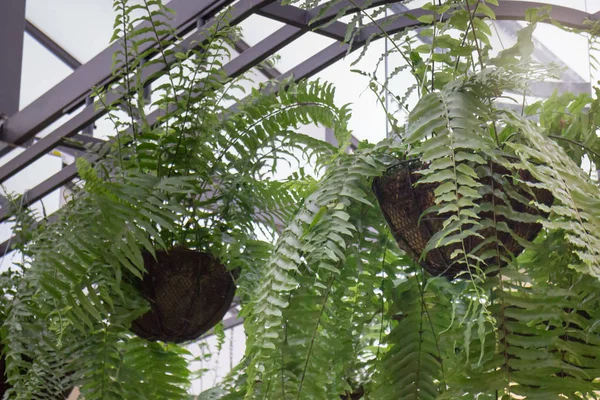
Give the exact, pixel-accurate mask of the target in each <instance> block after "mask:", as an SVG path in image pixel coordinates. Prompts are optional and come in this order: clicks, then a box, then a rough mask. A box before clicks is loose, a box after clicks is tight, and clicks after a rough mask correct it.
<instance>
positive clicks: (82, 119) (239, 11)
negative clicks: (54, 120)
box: [0, 0, 300, 183]
mask: <svg viewBox="0 0 600 400" xmlns="http://www.w3.org/2000/svg"><path fill="white" fill-rule="evenodd" d="M174 1H178V0H174ZM186 1H189V0H186ZM205 1H208V0H203V2H205ZM272 1H274V0H241V1H239V2H238V3H237V4H236V5H235V6H234V7H233V8H232V10H231V12H230V13H229V21H230V23H232V24H237V23H239V22H241V21H243V20H244V19H246V18H247V17H249V16H250V15H251V14H252V13H253V12H255V11H256V10H257V9H258V8H260V7H262V6H264V5H266V4H268V3H270V2H272ZM219 23H220V21H219V20H216V19H211V20H209V21H208V22H207V23H206V25H204V27H203V29H201V30H198V31H197V32H196V33H194V34H192V35H190V36H188V37H187V38H186V39H184V40H183V41H181V43H179V44H178V46H177V51H175V52H173V53H172V54H170V55H169V56H168V57H166V60H167V63H174V62H175V61H176V57H175V53H184V54H185V53H187V52H188V51H189V50H191V49H194V48H197V47H198V46H199V44H201V43H204V42H205V41H206V40H208V36H207V35H208V33H207V32H208V30H209V29H210V27H212V26H215V25H217V24H219ZM296 30H297V31H300V29H296ZM111 48H112V46H111ZM105 51H106V50H105ZM139 51H142V50H141V49H140V50H139ZM103 53H104V52H102V53H101V54H103ZM240 57H241V56H240ZM240 57H237V58H235V59H234V61H233V63H235V64H240V62H239V61H238V59H240ZM92 61H93V60H92ZM261 61H262V60H261ZM88 65H89V64H85V65H83V66H81V67H80V68H78V69H77V70H75V72H73V74H71V75H69V77H72V76H74V75H76V74H78V73H79V71H82V70H85V69H86V68H87V67H88ZM236 67H237V69H239V70H240V71H243V70H244V68H243V67H245V65H243V64H242V65H236ZM166 68H168V65H164V64H163V63H162V62H161V63H156V64H151V65H149V66H147V67H145V68H143V69H142V72H141V80H142V81H145V82H146V81H149V78H150V77H154V78H156V77H157V74H158V73H159V72H160V71H162V70H165V69H166ZM67 79H69V78H67ZM63 82H64V81H63ZM59 86H60V84H59ZM91 86H93V84H92V85H91ZM91 86H90V87H91ZM57 87H58V86H55V87H54V88H53V89H50V91H49V92H47V93H46V95H48V94H49V93H51V92H52V91H53V90H54V89H56V88H57ZM124 92H125V89H124V88H123V87H122V86H121V87H119V88H117V89H115V90H112V91H110V92H109V93H107V96H106V103H108V104H112V103H114V102H117V101H119V100H120V99H121V98H122V97H123V93H124ZM46 95H43V96H42V97H40V98H43V97H45V96H46ZM34 103H35V102H34ZM46 106H47V107H48V108H52V107H54V105H52V104H47V105H46ZM27 110H28V109H27V108H26V109H25V110H23V111H21V112H20V113H18V114H17V115H15V118H13V119H9V120H8V121H7V122H6V124H5V128H6V131H5V132H4V133H3V135H2V136H1V138H2V139H3V140H5V141H7V142H9V143H15V144H18V143H22V142H23V140H24V138H25V137H30V132H31V131H29V132H28V133H17V132H14V131H11V130H10V127H11V120H12V121H13V122H14V119H16V117H19V116H22V115H25V114H26V113H25V112H26V111H27ZM106 112H107V110H106V109H105V108H103V107H97V106H95V105H89V106H87V107H85V108H84V109H83V110H82V111H81V112H80V113H79V114H77V115H75V116H74V117H73V118H71V119H70V120H68V121H67V122H65V123H64V124H63V125H61V126H60V127H58V128H57V129H55V130H54V131H53V132H51V133H49V134H48V135H46V136H45V137H44V138H42V139H40V140H39V141H38V142H36V143H35V144H33V145H32V146H31V147H29V148H27V150H25V151H24V152H22V153H21V154H19V155H18V156H16V157H15V158H13V159H11V160H10V161H8V162H7V163H6V164H4V165H3V166H2V167H0V183H1V182H4V181H5V180H6V179H8V178H10V177H11V176H13V175H14V174H16V173H17V172H19V171H20V170H22V169H23V168H25V167H26V166H27V165H29V164H31V163H32V162H34V161H35V160H37V159H38V158H40V157H42V156H43V155H44V154H46V153H47V152H49V151H50V150H52V149H53V148H54V147H56V146H57V145H58V143H60V141H61V140H62V139H64V138H66V137H70V136H73V135H74V134H76V133H77V132H79V131H80V130H82V129H83V128H84V127H86V126H88V125H89V124H90V123H91V122H93V121H95V120H96V119H98V118H100V117H101V116H103V115H105V114H106ZM24 113H25V114H24ZM12 126H13V128H14V125H12Z"/></svg>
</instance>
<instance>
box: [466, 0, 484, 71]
mask: <svg viewBox="0 0 600 400" xmlns="http://www.w3.org/2000/svg"><path fill="white" fill-rule="evenodd" d="M479 1H480V0H477V3H476V4H475V9H474V10H473V13H471V6H469V0H466V1H465V3H466V4H467V12H468V13H469V20H470V23H471V31H472V32H473V39H474V40H475V48H476V49H477V55H478V57H479V65H480V67H481V69H482V70H483V56H482V55H481V49H480V48H479V41H478V40H477V33H476V31H475V24H473V14H474V13H476V12H477V7H478V6H479ZM467 31H468V30H467Z"/></svg>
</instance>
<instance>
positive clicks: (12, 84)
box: [0, 0, 25, 133]
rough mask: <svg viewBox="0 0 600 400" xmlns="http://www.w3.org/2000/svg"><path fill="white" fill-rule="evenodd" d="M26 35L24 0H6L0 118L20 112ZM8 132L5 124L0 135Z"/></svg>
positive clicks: (1, 15)
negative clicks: (24, 34) (24, 35)
mask: <svg viewBox="0 0 600 400" xmlns="http://www.w3.org/2000/svg"><path fill="white" fill-rule="evenodd" d="M24 32H25V0H6V1H4V2H2V11H0V51H2V55H1V56H0V60H1V61H0V93H2V95H0V117H2V116H3V115H4V116H6V117H10V116H12V115H14V114H16V113H17V112H18V111H19V100H20V96H21V67H22V64H23V33H24ZM8 129H10V123H9V122H8V121H6V123H4V126H3V127H1V128H0V133H1V132H5V131H7V130H8Z"/></svg>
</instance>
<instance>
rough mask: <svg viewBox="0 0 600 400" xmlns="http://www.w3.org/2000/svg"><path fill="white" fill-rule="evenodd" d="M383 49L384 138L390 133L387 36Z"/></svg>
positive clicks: (386, 11)
mask: <svg viewBox="0 0 600 400" xmlns="http://www.w3.org/2000/svg"><path fill="white" fill-rule="evenodd" d="M387 16H388V6H387V5H386V6H385V17H386V18H387ZM383 51H384V52H385V53H384V54H385V60H384V64H383V65H384V73H385V138H386V139H388V138H389V137H390V136H391V135H390V118H389V116H388V114H389V107H390V104H389V90H388V85H389V84H390V81H389V78H390V77H389V65H388V56H389V53H388V37H387V36H386V37H385V42H384V49H383Z"/></svg>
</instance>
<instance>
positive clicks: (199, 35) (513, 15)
mask: <svg viewBox="0 0 600 400" xmlns="http://www.w3.org/2000/svg"><path fill="white" fill-rule="evenodd" d="M11 2H16V3H21V2H22V0H9V3H11ZM394 2H398V1H397V0H373V1H369V2H367V1H366V0H357V1H355V0H348V1H345V2H341V3H338V4H337V5H336V6H334V7H331V8H330V9H327V11H326V12H325V13H324V14H323V15H319V13H320V11H321V8H322V7H326V6H321V7H319V8H316V9H313V10H302V9H299V8H297V7H293V6H283V5H281V4H279V3H277V2H275V0H240V1H238V2H237V3H236V4H235V5H233V6H232V7H231V12H230V20H231V23H233V24H237V23H239V22H241V21H243V20H244V19H245V18H247V17H249V16H250V15H252V14H258V15H261V16H263V17H267V18H270V19H274V20H277V21H279V22H283V23H284V24H285V25H284V26H283V27H282V28H280V29H278V30H277V31H276V32H274V33H273V34H271V35H269V36H268V37H266V38H265V39H263V40H262V41H260V42H259V43H257V44H256V45H254V46H251V47H250V46H248V45H246V44H245V43H243V42H242V43H238V44H237V45H236V49H237V50H238V51H239V52H240V55H239V56H237V57H236V58H234V59H233V60H232V61H230V62H229V63H228V64H226V65H225V66H224V70H225V72H226V73H227V74H228V75H229V76H231V77H235V76H238V75H240V74H242V73H244V72H246V71H248V70H249V69H251V68H253V67H256V66H258V65H259V64H260V63H262V62H263V61H264V60H265V59H267V58H268V57H270V56H271V55H273V54H274V53H275V52H277V51H278V50H280V49H281V48H283V47H285V46H286V45H288V44H289V43H291V42H292V41H294V40H296V39H297V38H299V37H300V36H302V35H303V34H305V33H306V32H308V31H311V30H312V31H314V32H316V33H318V34H321V35H323V36H326V37H329V38H332V39H334V40H335V41H336V42H335V43H333V44H332V45H330V46H328V47H327V48H325V49H323V50H321V51H320V52H318V53H317V54H315V55H313V56H312V57H310V58H308V59H306V60H305V61H303V62H302V63H300V64H298V65H297V66H296V67H294V68H292V69H291V70H289V71H287V72H285V73H283V74H279V73H278V71H276V70H275V69H273V68H269V67H263V66H261V68H262V72H263V73H264V74H265V75H266V76H268V77H269V78H275V79H274V82H273V83H272V84H271V85H270V86H268V87H267V88H265V90H276V89H277V87H278V83H277V82H280V81H282V80H284V79H286V78H290V77H291V78H293V79H294V80H301V79H304V78H308V77H310V76H312V75H314V74H316V73H318V72H319V71H321V70H323V69H325V68H326V67H328V66H329V65H331V64H333V63H335V62H336V61H338V60H340V59H341V58H343V57H344V56H346V54H348V53H349V52H352V51H355V50H357V49H359V48H361V47H363V46H364V45H365V44H366V43H367V42H368V41H369V40H375V39H378V38H381V37H382V36H383V35H382V33H381V30H380V27H383V29H385V31H386V33H387V34H388V35H391V34H394V33H396V32H399V31H402V30H404V29H407V28H415V27H418V26H419V25H421V23H420V22H419V21H418V20H417V19H415V18H414V17H419V16H422V15H426V14H429V11H426V10H423V9H416V10H410V11H409V12H407V13H402V14H394V15H391V16H388V17H383V18H381V19H379V20H378V21H377V22H376V23H371V24H367V25H365V26H364V27H363V28H362V29H361V30H360V31H359V32H358V34H357V36H356V38H355V40H354V41H353V42H352V43H351V44H347V43H343V40H344V37H345V34H346V29H347V25H346V24H345V23H343V22H340V21H333V22H331V20H332V19H333V18H334V17H335V16H336V15H337V14H338V12H339V11H342V14H349V13H353V12H357V11H358V8H357V7H356V5H358V6H359V7H360V6H361V5H363V4H368V5H369V7H374V6H380V5H384V4H388V3H394ZM231 3H232V0H172V1H171V2H170V3H169V4H168V6H169V7H170V8H173V9H174V10H175V11H176V13H177V14H176V16H175V17H174V18H173V20H171V21H170V24H171V25H172V26H173V27H174V28H175V30H176V32H177V33H178V35H184V34H187V33H190V32H193V33H191V34H190V35H189V36H188V37H187V38H186V39H185V40H183V41H182V42H181V43H180V44H179V48H180V50H181V51H182V52H185V51H186V50H187V49H190V48H193V47H194V46H195V45H196V43H198V42H202V41H204V40H205V39H206V35H205V33H204V32H205V30H206V28H208V27H210V26H211V24H214V23H215V19H214V15H215V14H216V13H217V12H218V11H219V10H221V9H223V8H224V7H226V6H228V5H230V4H231ZM545 5H546V4H544V3H537V2H523V1H516V0H504V1H501V2H500V4H499V6H497V7H493V8H494V12H495V13H496V17H497V19H499V20H511V21H514V20H523V19H524V17H525V13H526V11H527V10H528V9H530V8H535V7H541V6H545ZM408 13H410V14H411V15H412V16H414V17H409V16H408ZM551 15H552V17H553V18H554V19H555V20H557V21H559V22H561V23H562V24H564V25H566V26H569V27H573V28H578V29H584V28H585V27H586V26H585V21H586V20H597V19H599V18H600V15H598V14H590V13H587V12H584V11H579V10H575V9H572V8H569V7H564V6H553V8H552V12H551ZM317 16H319V20H318V21H317V22H315V21H313V19H314V18H315V17H317ZM1 20H2V16H1V15H0V22H1ZM199 21H200V22H199ZM325 22H328V23H327V24H324V23H325ZM15 29H16V28H15ZM15 29H13V31H14V30H15ZM23 29H25V22H24V14H23ZM194 30H195V31H194ZM28 31H29V32H32V25H31V24H30V25H28ZM21 34H22V31H21ZM15 36H18V35H16V34H14V33H13V39H12V40H15V39H14V37H15ZM0 40H2V39H1V35H0ZM38 40H39V39H38ZM48 43H49V42H48ZM12 45H14V44H11V46H12ZM50 45H51V44H50ZM11 46H7V47H8V48H10V47H11ZM118 46H119V43H114V44H112V45H111V46H109V47H108V48H107V49H105V50H104V51H102V52H101V53H100V54H98V56H96V57H95V58H93V59H92V60H90V61H89V62H88V63H85V64H83V65H81V66H79V67H77V68H76V69H75V70H74V72H73V73H72V74H71V75H69V76H68V77H67V78H65V79H64V80H63V81H62V82H60V83H59V84H58V85H56V86H55V87H54V88H52V89H50V90H49V91H48V92H46V93H45V94H44V95H43V96H41V97H40V98H39V99H37V100H36V101H34V102H33V103H32V104H30V105H29V106H27V107H26V108H25V109H23V110H21V111H19V112H17V113H16V114H14V115H12V116H11V117H10V118H8V120H7V121H6V123H5V124H4V127H3V130H2V131H1V132H0V140H1V141H3V142H5V143H7V145H8V146H9V147H7V149H6V152H9V151H11V150H12V148H14V147H17V146H20V145H23V144H24V143H26V142H27V141H28V140H30V139H31V138H33V137H35V135H36V134H38V133H39V132H40V131H41V130H42V129H44V128H45V127H47V126H48V125H49V124H51V123H52V122H54V121H56V120H57V119H58V118H59V117H61V116H62V115H64V114H66V113H69V112H72V111H73V110H75V109H76V108H78V107H79V106H81V105H82V104H84V102H85V99H86V98H88V97H89V95H90V93H91V92H90V88H91V87H94V86H105V85H107V84H108V83H110V82H111V81H112V79H113V74H112V70H111V64H112V54H113V53H114V52H115V50H116V49H117V48H118ZM145 46H146V48H149V47H147V46H149V44H145ZM56 50H57V51H59V50H58V49H56ZM172 62H174V59H170V60H167V64H170V63H172ZM168 67H169V65H161V64H153V65H152V66H150V67H147V68H144V70H143V75H144V76H151V75H154V74H156V73H157V72H160V71H164V70H165V69H167V68H168ZM0 72H2V71H1V68H0ZM2 77H3V74H0V79H2ZM0 82H1V81H0ZM573 84H574V85H582V83H580V82H573ZM540 85H541V87H542V89H544V88H545V90H550V89H551V88H550V87H548V88H546V87H544V83H541V84H540ZM546 86H548V85H546ZM582 89H583V87H582ZM120 96H121V95H120V94H119V91H114V92H112V93H111V94H110V96H109V102H112V101H116V100H118V99H119V98H120ZM0 101H1V99H0ZM0 105H1V103H0ZM0 111H2V109H1V108H0ZM105 112H106V110H103V109H101V108H100V109H98V108H96V107H95V106H94V105H87V106H86V105H84V107H83V108H82V109H81V111H79V112H78V113H77V114H76V115H74V116H73V117H72V118H71V119H70V120H69V121H67V122H65V123H64V124H63V125H62V126H60V127H58V128H57V129H55V130H54V131H53V132H51V133H50V134H48V135H47V136H45V137H44V138H41V139H40V140H38V141H37V142H35V143H34V144H33V145H31V146H30V147H28V148H27V149H26V150H25V151H23V152H22V153H21V154H20V155H18V156H17V157H15V158H13V159H12V160H10V161H9V162H7V163H6V164H4V165H3V166H1V167H0V184H2V183H3V182H4V181H6V180H7V179H8V178H10V177H12V176H14V175H15V174H16V173H18V172H19V171H21V170H22V169H23V168H25V167H26V166H28V165H30V164H31V163H32V162H34V161H35V160H37V159H38V158H40V157H42V156H43V155H45V154H47V153H48V152H49V151H51V150H53V149H54V148H56V147H57V146H61V145H62V146H66V147H74V148H78V146H74V145H73V144H69V142H68V141H66V140H67V139H68V138H70V137H73V138H74V139H77V140H81V141H83V142H86V141H87V142H90V141H91V142H99V139H95V138H91V137H85V136H83V135H78V133H79V132H80V131H81V130H82V129H84V128H85V127H86V126H89V124H91V123H93V122H94V121H95V120H97V119H98V118H100V117H101V116H102V115H104V113H105ZM161 114H162V113H161V112H155V113H153V114H151V115H150V116H149V117H150V118H149V119H150V122H152V121H156V119H157V118H158V117H159V116H160V115H161ZM79 149H81V147H79ZM85 157H87V158H88V159H89V160H90V161H95V156H94V155H91V154H86V155H85ZM76 175H77V171H76V168H75V165H73V164H71V165H68V166H66V167H65V168H64V169H62V170H61V171H59V172H58V173H56V174H55V175H53V176H52V177H50V178H48V179H47V180H45V181H44V182H42V183H40V184H38V185H37V186H35V187H34V188H32V189H30V190H28V191H27V192H26V193H25V194H24V197H25V198H24V204H25V205H30V204H32V203H34V202H35V201H37V200H40V199H42V198H43V197H44V196H46V195H47V194H49V193H50V192H52V191H54V190H56V189H57V188H59V187H61V186H63V185H64V184H66V183H68V182H70V181H71V180H72V179H73V178H75V177H76ZM8 217H9V210H7V209H5V208H0V222H1V221H5V220H6V219H7V218H8ZM7 248H8V243H7V242H5V243H3V244H0V252H1V253H4V251H6V250H7Z"/></svg>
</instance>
